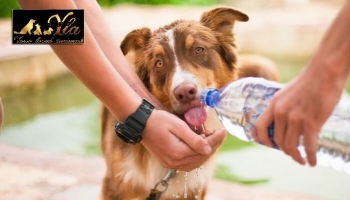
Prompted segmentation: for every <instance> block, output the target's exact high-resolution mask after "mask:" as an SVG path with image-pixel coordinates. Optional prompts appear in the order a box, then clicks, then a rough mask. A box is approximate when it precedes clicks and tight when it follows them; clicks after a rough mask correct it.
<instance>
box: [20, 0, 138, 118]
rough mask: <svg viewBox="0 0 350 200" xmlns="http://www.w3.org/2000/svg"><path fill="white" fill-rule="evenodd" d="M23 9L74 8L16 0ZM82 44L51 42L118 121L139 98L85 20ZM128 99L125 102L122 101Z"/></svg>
mask: <svg viewBox="0 0 350 200" xmlns="http://www.w3.org/2000/svg"><path fill="white" fill-rule="evenodd" d="M19 3H20V5H21V7H23V8H28V9H32V8H39V9H58V8H60V9H74V8H76V5H75V4H74V2H73V1H70V0H67V1H40V0H23V1H19ZM84 41H85V43H84V44H82V45H51V47H52V49H53V50H54V51H55V53H56V54H57V56H58V57H59V58H60V59H61V60H62V61H63V63H64V64H65V65H66V66H67V67H68V68H69V69H70V70H71V71H72V72H73V73H74V74H75V75H76V77H78V78H79V79H80V80H81V81H82V82H83V83H84V84H85V85H86V86H87V87H88V88H89V89H90V91H92V92H93V93H94V95H95V96H96V97H97V98H99V99H100V100H101V101H102V102H103V103H104V104H105V105H106V106H107V107H108V108H109V109H110V111H111V112H112V113H113V114H114V115H115V116H116V117H118V118H119V119H120V120H123V119H125V118H126V117H127V116H128V115H130V114H131V113H133V112H134V111H135V110H136V108H137V106H138V105H139V104H140V103H141V97H140V96H138V95H137V93H136V92H135V91H134V90H132V89H131V88H130V87H129V85H128V83H127V82H125V81H124V79H123V78H122V77H121V76H120V74H118V72H117V71H116V70H115V69H114V68H113V66H112V64H111V63H110V62H109V60H108V59H107V58H106V56H105V55H104V54H103V52H102V51H101V49H100V48H99V45H98V44H97V42H96V40H95V38H94V37H93V35H92V33H91V31H90V29H89V26H88V25H87V24H86V23H85V33H84ZM125 99H128V101H125Z"/></svg>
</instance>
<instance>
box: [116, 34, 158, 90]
mask: <svg viewBox="0 0 350 200" xmlns="http://www.w3.org/2000/svg"><path fill="white" fill-rule="evenodd" d="M151 35H152V33H151V30H150V29H149V28H142V29H137V30H133V31H132V32H130V33H129V34H127V35H126V36H125V38H124V40H123V41H122V43H121V45H120V48H121V50H122V52H123V54H124V55H126V54H128V53H129V52H130V51H133V52H134V59H133V67H134V70H135V72H136V74H137V76H138V77H139V78H140V79H141V81H142V82H143V84H144V85H145V86H146V88H147V89H148V90H151V86H150V79H149V71H148V68H147V65H146V63H145V60H144V52H145V49H146V46H147V44H148V42H149V40H150V38H151Z"/></svg>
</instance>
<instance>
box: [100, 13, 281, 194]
mask: <svg viewBox="0 0 350 200" xmlns="http://www.w3.org/2000/svg"><path fill="white" fill-rule="evenodd" d="M236 21H248V16H247V15H246V14H244V13H242V12H240V11H238V10H235V9H232V8H228V7H218V8H214V9H212V10H210V11H208V12H205V13H204V14H203V15H202V17H201V19H200V21H186V20H178V21H175V22H173V23H171V24H169V25H166V26H164V27H162V28H159V29H158V30H155V31H154V32H151V30H150V29H149V28H142V29H138V30H134V31H132V32H130V33H129V34H128V35H127V36H126V37H125V39H124V40H123V41H122V44H121V49H122V51H123V53H124V54H125V55H132V56H131V58H132V59H130V64H131V65H132V67H133V68H134V70H135V72H136V73H137V74H138V76H139V78H140V79H141V80H142V82H143V83H144V84H145V86H146V87H147V89H148V90H149V91H150V92H151V93H152V94H153V95H154V96H155V97H156V98H157V99H158V100H159V101H160V102H161V103H162V104H163V105H164V106H165V107H167V108H168V109H169V110H170V111H172V112H173V113H174V114H176V115H179V116H182V115H184V113H186V112H188V111H189V110H191V109H194V108H195V107H199V106H201V105H200V101H199V98H200V97H199V95H200V93H201V91H202V90H203V89H204V88H208V87H214V88H220V87H222V86H224V85H225V84H227V83H229V82H231V81H233V80H235V79H238V78H239V77H242V76H250V75H252V76H256V75H257V76H265V75H267V76H266V77H267V78H271V77H272V78H271V79H274V78H273V77H277V73H276V71H275V70H274V68H273V67H272V68H270V67H265V66H258V65H255V64H254V61H249V62H242V63H247V66H248V67H247V70H245V71H244V69H245V67H244V65H242V66H239V62H238V59H239V58H238V55H237V47H236V44H235V39H234V34H233V26H234V23H235V22H236ZM248 59H251V58H249V57H248ZM253 60H254V59H253ZM240 68H242V72H244V73H242V74H241V76H239V74H240V73H239V70H240ZM261 69H263V70H264V69H267V71H264V73H260V72H257V71H259V70H261ZM101 116H102V141H101V142H102V150H103V155H104V157H105V159H106V163H107V173H106V176H105V178H104V181H103V188H102V198H103V199H104V200H112V199H113V200H132V199H135V200H144V199H145V198H146V197H147V196H148V195H149V192H150V189H152V188H153V187H154V186H155V184H156V183H157V182H158V181H160V180H161V179H162V178H164V176H165V175H166V173H167V171H168V169H165V168H163V167H162V166H161V164H160V163H159V162H158V161H157V160H156V159H155V158H154V157H153V156H152V155H151V154H150V153H149V152H148V151H147V149H146V148H145V147H144V146H143V145H142V144H141V143H140V144H137V145H130V144H125V143H124V142H123V141H121V140H120V139H119V138H118V137H117V136H116V135H115V133H114V131H113V127H114V123H115V122H116V119H115V118H114V117H113V115H112V114H111V113H110V112H109V111H108V110H107V109H106V108H103V110H102V115H101ZM212 120H213V118H211V117H208V119H207V121H206V122H205V124H206V126H208V127H209V128H211V129H215V127H212V124H216V123H217V121H215V120H213V121H215V123H213V122H212ZM213 126H215V125H213ZM145 169H147V170H145ZM214 169H215V163H214V161H213V159H211V160H209V161H207V162H206V163H205V164H204V165H203V166H202V168H201V169H200V170H193V171H191V172H188V173H185V172H179V173H177V174H176V175H175V177H174V178H172V179H170V182H169V187H168V189H167V191H166V192H165V193H164V194H163V195H162V197H161V199H204V196H205V191H206V185H207V183H208V181H209V180H210V179H211V178H212V175H213V172H214ZM185 174H187V181H185V178H184V176H185ZM185 185H186V186H185ZM185 187H186V189H185ZM185 190H186V191H185ZM185 192H187V198H184V193H185Z"/></svg>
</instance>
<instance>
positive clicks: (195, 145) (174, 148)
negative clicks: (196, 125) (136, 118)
mask: <svg viewBox="0 0 350 200" xmlns="http://www.w3.org/2000/svg"><path fill="white" fill-rule="evenodd" d="M225 136H226V131H225V130H224V129H222V130H218V131H211V130H207V131H206V132H205V133H203V134H201V135H198V134H196V133H194V132H193V131H192V130H191V129H190V128H189V126H188V125H187V124H186V123H185V122H184V121H182V120H181V119H180V118H178V117H176V116H175V115H172V114H170V113H168V112H166V111H163V110H153V112H152V114H151V115H150V117H149V118H148V121H147V125H146V127H145V129H144V131H143V132H142V143H143V145H144V146H145V147H146V148H147V149H148V150H149V151H150V152H151V153H152V155H153V156H155V157H156V159H157V160H158V161H159V162H160V163H161V164H162V166H163V167H165V168H171V169H178V170H182V171H191V170H193V169H195V168H198V167H200V166H201V165H203V163H204V162H205V161H207V160H208V159H209V157H210V156H211V155H212V154H213V153H214V152H215V151H216V150H217V148H218V147H219V146H220V144H221V143H222V141H223V140H224V138H225Z"/></svg>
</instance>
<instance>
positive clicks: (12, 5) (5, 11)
mask: <svg viewBox="0 0 350 200" xmlns="http://www.w3.org/2000/svg"><path fill="white" fill-rule="evenodd" d="M97 2H98V3H99V4H100V5H101V6H103V7H109V6H114V5H117V4H123V3H129V4H140V5H197V6H207V5H215V4H220V3H222V2H223V1H220V0H97ZM18 8H19V5H18V3H17V0H3V1H2V2H1V4H0V17H5V18H7V17H11V10H12V9H18Z"/></svg>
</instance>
